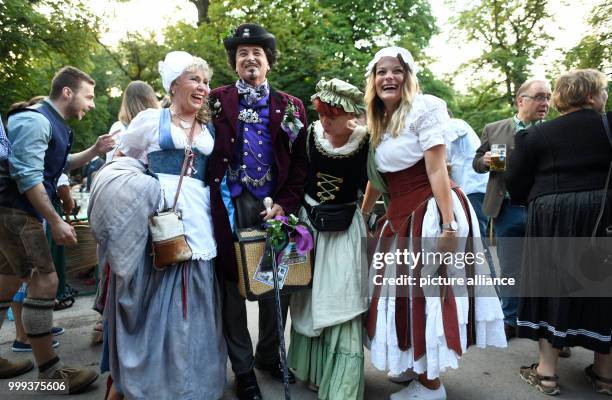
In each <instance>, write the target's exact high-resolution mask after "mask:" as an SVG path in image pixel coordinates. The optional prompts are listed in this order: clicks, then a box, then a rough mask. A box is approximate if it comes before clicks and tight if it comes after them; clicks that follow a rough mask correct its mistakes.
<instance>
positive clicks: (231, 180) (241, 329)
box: [208, 24, 308, 400]
mask: <svg viewBox="0 0 612 400" xmlns="http://www.w3.org/2000/svg"><path fill="white" fill-rule="evenodd" d="M223 44H224V46H225V49H226V50H227V56H228V63H229V65H230V66H231V67H232V69H234V70H235V71H236V72H237V73H238V77H239V79H238V81H237V82H236V83H235V84H233V85H228V86H223V87H220V88H217V89H215V90H213V91H212V93H211V95H210V104H211V111H212V114H213V123H214V126H215V130H216V137H215V148H214V151H213V154H212V155H211V157H210V160H209V171H208V172H209V178H210V182H211V206H212V216H213V225H214V230H215V236H216V240H217V246H218V249H217V254H218V256H217V264H218V266H219V269H220V270H221V271H222V273H223V275H224V278H223V280H224V282H223V283H224V294H223V296H224V298H223V300H224V306H223V323H224V331H225V336H226V340H227V346H228V354H229V357H230V360H231V361H232V369H233V371H234V373H235V374H236V391H237V395H238V398H239V399H241V400H242V399H248V400H257V399H262V395H261V392H260V390H259V386H258V384H257V379H256V377H255V373H254V372H253V367H257V368H258V369H262V370H266V371H268V372H269V373H270V374H271V375H272V377H273V378H275V379H277V380H279V381H282V370H281V368H280V364H279V353H278V337H277V334H276V317H275V308H274V300H273V299H270V300H261V301H259V342H258V343H257V349H256V354H255V356H253V345H252V343H251V338H250V335H249V331H248V328H247V313H246V306H245V302H244V299H243V298H242V297H241V296H240V294H239V292H238V286H237V280H238V277H237V269H236V268H237V267H236V259H235V255H234V244H233V242H234V237H233V235H232V227H230V217H228V212H229V215H230V216H231V218H232V226H234V227H236V228H248V227H253V226H260V225H261V223H262V222H263V221H265V220H268V219H270V218H274V217H275V216H276V215H285V214H287V215H289V214H291V213H294V214H296V213H297V210H298V208H299V205H300V203H301V201H302V197H303V193H304V185H305V183H306V171H307V157H306V146H305V144H306V130H305V127H306V126H307V125H308V124H307V121H306V112H305V110H304V105H303V104H302V102H301V101H300V100H299V99H297V98H295V97H293V96H291V95H288V94H286V93H283V92H280V91H277V90H275V89H273V88H272V87H271V86H270V85H269V84H268V81H267V79H266V76H267V74H268V72H269V71H270V67H271V66H272V65H274V63H275V62H276V58H277V52H276V39H275V37H274V35H272V34H271V33H269V32H268V31H266V30H265V29H264V28H263V27H261V26H259V25H256V24H242V25H240V26H239V27H238V28H236V30H235V31H234V32H233V35H232V36H229V37H227V38H226V39H225V40H224V42H223ZM225 177H226V178H227V184H228V186H229V190H230V193H231V204H228V208H229V211H228V208H226V207H225V205H224V203H223V199H222V196H221V182H222V181H223V179H224V178H225ZM265 197H271V198H272V199H273V200H274V205H273V207H272V209H271V210H269V211H266V210H265V208H264V206H263V199H264V198H265ZM288 300H289V299H288V298H283V299H282V301H281V303H282V308H283V319H284V320H286V317H287V308H288V303H289V301H288ZM283 323H284V322H283ZM290 378H291V379H290V380H291V381H293V382H294V381H295V378H294V377H293V375H291V377H290Z"/></svg>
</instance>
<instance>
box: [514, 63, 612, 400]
mask: <svg viewBox="0 0 612 400" xmlns="http://www.w3.org/2000/svg"><path fill="white" fill-rule="evenodd" d="M607 98H608V93H607V81H606V77H605V75H603V74H602V73H601V72H599V71H596V70H577V71H574V72H570V73H567V74H564V75H562V76H560V77H559V78H558V79H557V82H556V85H555V90H554V93H553V99H552V101H553V105H554V107H555V108H556V109H557V110H558V111H559V112H560V113H561V114H562V115H561V116H560V117H558V118H556V119H554V120H552V121H549V122H546V123H543V124H541V125H538V126H534V127H531V128H529V129H527V130H525V131H522V132H519V133H518V134H517V135H516V139H515V140H516V143H515V149H514V151H513V153H512V154H511V156H510V159H509V161H508V169H507V171H506V186H507V188H508V191H509V193H510V196H511V198H512V200H513V201H516V202H519V203H523V204H528V206H529V211H528V219H527V228H526V239H525V256H524V258H523V269H522V274H521V281H522V286H521V302H520V306H519V315H518V336H519V337H523V338H529V339H532V340H538V341H539V362H538V363H537V364H533V365H531V366H529V367H521V369H520V376H521V378H522V379H523V380H525V381H526V382H528V383H530V384H531V385H533V386H535V387H536V388H537V389H538V390H539V391H541V392H543V393H545V394H549V395H555V394H559V393H560V388H559V385H558V384H557V380H558V377H557V376H556V375H555V372H556V364H557V359H558V356H559V350H560V349H562V348H563V347H564V346H568V347H572V346H582V347H585V348H587V349H589V350H593V351H594V353H595V354H594V364H593V365H591V366H589V367H587V368H586V370H585V373H586V375H587V378H588V379H589V380H590V381H591V382H592V383H593V386H594V388H595V390H596V391H597V392H600V393H606V394H609V395H610V394H612V354H610V349H611V345H612V339H611V333H612V312H611V311H610V310H611V309H612V298H611V297H609V296H610V293H611V292H612V289H611V288H610V286H607V289H606V288H605V287H604V289H601V285H598V284H599V283H601V282H597V281H596V280H594V279H593V277H594V276H597V275H598V274H600V273H601V272H602V270H597V264H596V263H595V261H596V260H597V257H596V255H595V254H594V253H593V252H590V253H588V252H585V251H583V250H586V249H588V247H587V245H588V244H589V243H590V236H591V235H592V233H593V230H594V229H595V228H597V230H596V233H595V235H596V236H605V234H604V231H605V227H606V226H608V225H611V224H612V201H611V199H608V200H607V201H606V202H605V205H604V206H603V207H602V196H603V194H604V193H603V188H604V186H605V183H606V180H607V177H608V171H609V169H610V163H611V161H612V146H611V143H610V142H609V140H608V137H607V135H606V130H605V128H604V126H605V123H604V118H607V121H608V124H609V125H612V113H610V112H608V113H607V114H606V115H605V116H604V115H602V112H603V110H604V106H605V104H606V101H607ZM611 194H612V193H608V194H607V196H608V197H610V195H611ZM600 209H601V210H602V212H603V214H602V218H601V220H600V222H599V224H597V220H598V215H599V213H600ZM608 247H609V246H608ZM585 254H588V255H590V256H591V257H590V258H589V257H585ZM603 272H606V271H605V270H604V271H603ZM604 275H605V276H601V278H602V279H604V278H605V279H610V277H609V272H607V273H606V274H604ZM585 282H586V283H585ZM588 282H591V286H589V283H588ZM598 288H599V291H598ZM545 296H546V297H545ZM578 296H589V297H578Z"/></svg>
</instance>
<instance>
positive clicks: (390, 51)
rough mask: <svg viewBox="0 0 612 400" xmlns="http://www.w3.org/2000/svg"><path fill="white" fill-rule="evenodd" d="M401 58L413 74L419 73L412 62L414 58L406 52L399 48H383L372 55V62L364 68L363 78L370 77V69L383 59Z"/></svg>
mask: <svg viewBox="0 0 612 400" xmlns="http://www.w3.org/2000/svg"><path fill="white" fill-rule="evenodd" d="M397 56H400V57H402V60H403V61H404V62H405V63H406V65H408V68H410V70H411V71H412V73H413V74H415V75H416V74H417V73H418V72H419V67H417V65H416V63H415V62H414V58H412V54H410V52H409V51H408V50H406V49H405V48H403V47H399V46H392V47H385V48H384V49H380V50H378V52H377V53H376V54H375V55H374V58H373V59H372V61H370V62H369V63H368V67H367V68H366V73H365V76H366V78H367V77H368V75H370V72H371V71H372V68H374V65H376V63H377V62H379V61H380V59H381V58H383V57H397Z"/></svg>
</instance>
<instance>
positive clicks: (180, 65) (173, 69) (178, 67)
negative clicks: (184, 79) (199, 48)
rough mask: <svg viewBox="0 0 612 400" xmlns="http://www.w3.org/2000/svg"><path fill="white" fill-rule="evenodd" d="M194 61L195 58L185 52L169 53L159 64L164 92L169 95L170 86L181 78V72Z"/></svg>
mask: <svg viewBox="0 0 612 400" xmlns="http://www.w3.org/2000/svg"><path fill="white" fill-rule="evenodd" d="M194 61H195V57H194V56H192V55H191V54H189V53H187V52H186V51H171V52H170V53H168V54H166V59H165V60H164V61H160V62H159V74H160V75H161V79H162V84H163V85H164V89H166V92H168V93H170V85H171V84H172V82H173V81H174V80H175V79H176V78H178V77H179V76H181V74H182V73H183V71H185V69H186V68H187V67H189V66H190V65H192V64H193V63H194Z"/></svg>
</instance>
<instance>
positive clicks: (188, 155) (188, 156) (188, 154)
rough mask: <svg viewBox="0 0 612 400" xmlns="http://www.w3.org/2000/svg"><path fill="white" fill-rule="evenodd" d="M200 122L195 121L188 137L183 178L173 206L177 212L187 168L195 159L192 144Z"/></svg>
mask: <svg viewBox="0 0 612 400" xmlns="http://www.w3.org/2000/svg"><path fill="white" fill-rule="evenodd" d="M198 123H199V122H198V120H194V121H193V125H191V130H190V131H189V135H188V136H187V146H186V147H185V158H184V159H183V167H182V168H181V176H180V177H179V182H178V187H177V188H176V194H175V195H174V203H173V204H172V211H175V210H176V203H177V202H178V198H179V194H181V186H182V185H183V178H184V177H185V173H186V172H187V168H188V167H189V161H190V160H191V158H193V151H192V150H191V143H192V142H193V131H194V130H195V126H196V124H198Z"/></svg>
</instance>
